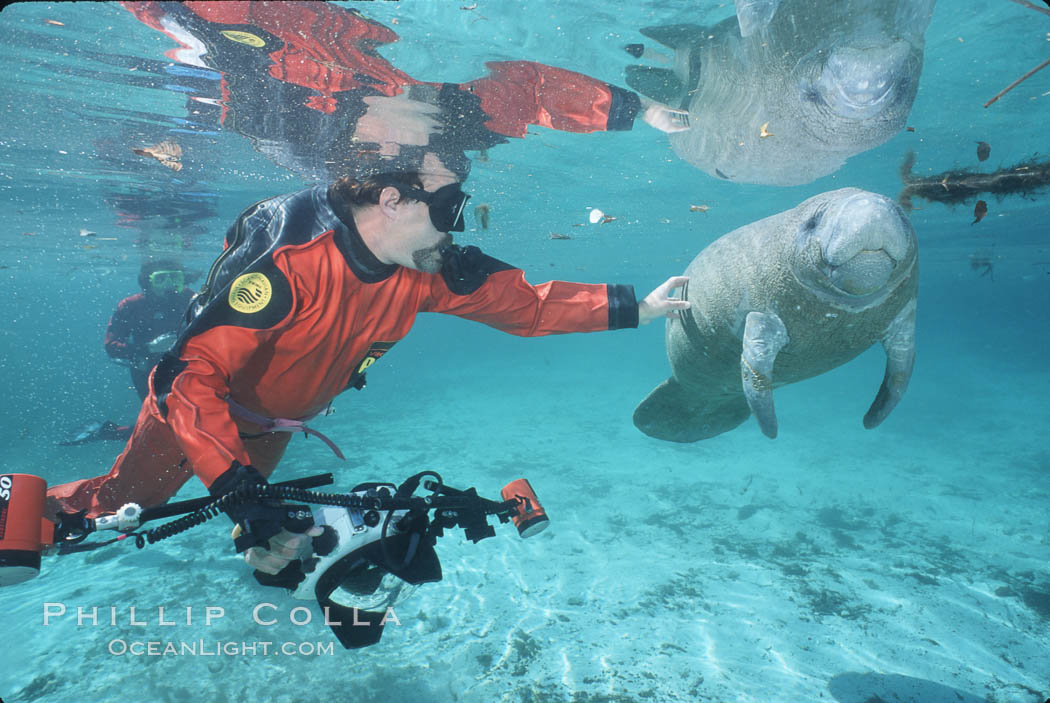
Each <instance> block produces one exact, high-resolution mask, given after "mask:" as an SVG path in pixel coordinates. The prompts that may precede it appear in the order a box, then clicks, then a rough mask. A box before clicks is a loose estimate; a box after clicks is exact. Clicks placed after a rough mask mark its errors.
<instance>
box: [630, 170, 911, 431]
mask: <svg viewBox="0 0 1050 703" xmlns="http://www.w3.org/2000/svg"><path fill="white" fill-rule="evenodd" d="M685 275H686V276H688V277H689V282H688V283H687V284H686V286H685V287H684V292H683V293H682V295H683V296H684V297H685V298H686V299H688V300H689V301H691V302H692V305H691V307H690V308H689V309H688V310H684V311H681V312H680V314H679V315H678V317H676V318H674V319H670V320H668V322H667V334H666V345H667V356H668V359H669V360H670V362H671V371H672V376H671V377H670V378H668V379H667V380H666V381H664V382H663V383H661V384H660V385H659V386H657V387H656V388H655V389H654V390H653V391H652V392H651V393H650V394H649V395H648V397H646V398H645V400H643V401H642V402H641V403H640V404H639V405H638V407H637V408H636V409H635V411H634V424H635V425H636V426H637V427H638V428H639V429H640V430H642V431H643V432H645V433H646V434H648V435H650V436H652V437H656V438H658V439H665V440H670V441H673V442H696V441H698V440H701V439H707V438H709V437H714V436H715V435H718V434H721V433H723V432H727V431H729V430H731V429H733V428H734V427H736V426H738V425H740V424H741V423H742V422H744V420H746V419H747V418H748V416H749V415H751V414H752V413H753V414H754V415H755V418H756V419H757V420H758V424H759V427H760V428H761V430H762V432H763V433H764V434H765V435H766V436H768V437H776V434H777V418H776V414H775V412H774V409H773V389H774V388H777V387H779V386H783V385H786V384H788V383H795V382H796V381H802V380H804V379H807V378H811V377H813V376H816V375H818V374H822V373H824V372H826V371H829V370H831V369H833V368H835V367H837V366H840V365H842V364H844V363H846V362H848V361H849V360H851V359H853V358H854V357H856V356H858V355H859V354H860V353H861V352H863V351H864V350H866V349H867V348H868V347H870V346H871V345H873V344H874V343H875V342H877V341H881V342H882V346H883V348H884V349H885V351H886V358H887V361H886V373H885V376H884V378H883V380H882V387H881V388H880V389H879V391H878V394H877V395H876V397H875V401H874V402H873V403H872V405H871V407H870V409H869V410H868V412H867V414H866V415H865V416H864V426H865V427H867V428H869V429H871V428H873V427H876V426H877V425H879V423H881V422H882V421H883V420H884V419H885V418H886V416H887V415H889V413H890V411H891V410H893V408H894V406H896V405H897V402H898V401H899V400H900V398H901V396H902V395H903V394H904V391H905V389H906V388H907V386H908V381H909V379H910V378H911V372H912V366H913V364H914V361H915V307H916V301H917V293H918V285H919V261H918V246H917V244H916V241H915V232H914V230H912V227H911V223H909V222H908V219H907V217H906V216H905V215H904V212H903V211H902V210H901V208H900V207H899V206H898V205H897V204H896V203H895V202H893V201H892V200H890V199H889V198H886V197H885V196H882V195H878V194H876V193H870V192H867V191H863V190H859V189H857V188H843V189H841V190H833V191H829V192H827V193H823V194H821V195H817V196H814V197H812V198H810V199H809V200H806V201H805V202H803V203H802V204H801V205H799V206H797V207H795V208H793V209H791V210H787V211H785V212H782V213H779V214H777V215H773V216H771V217H767V218H765V219H762V220H758V221H757V222H752V223H751V224H749V225H745V226H744V227H740V228H739V229H735V230H733V231H732V232H730V233H729V234H726V235H724V236H722V237H720V238H719V239H717V240H715V241H714V242H712V243H711V244H710V245H709V246H708V247H706V248H705V249H704V250H703V251H701V252H700V254H699V255H697V257H696V258H695V259H693V261H692V263H690V264H689V267H688V268H687V269H686V271H685Z"/></svg>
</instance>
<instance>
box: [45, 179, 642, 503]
mask: <svg viewBox="0 0 1050 703" xmlns="http://www.w3.org/2000/svg"><path fill="white" fill-rule="evenodd" d="M418 312H441V313H447V314H452V315H457V316H459V317H464V318H468V319H471V320H476V321H479V322H483V323H485V324H487V325H490V326H492V327H495V328H497V329H501V330H503V331H505V332H509V333H511V334H517V335H522V336H539V335H547V334H559V333H566V332H590V331H597V330H605V329H617V328H622V327H635V326H637V324H638V305H637V302H636V301H635V298H634V291H633V289H632V288H631V287H630V286H614V285H608V286H607V285H604V284H602V285H592V284H580V283H566V282H561V281H553V282H550V283H545V284H542V285H539V286H532V285H530V284H529V283H527V282H526V281H525V277H524V274H523V273H522V272H521V271H520V270H518V269H515V268H512V267H510V266H508V265H507V264H504V263H502V262H500V261H497V260H496V259H492V258H490V257H488V256H485V255H484V254H482V253H481V252H480V251H479V250H478V249H477V248H475V247H467V248H465V249H461V248H458V247H453V251H452V252H451V253H450V254H449V256H448V257H447V258H446V262H445V265H444V267H443V269H442V272H441V273H440V274H427V273H423V272H420V271H416V270H412V269H407V268H403V267H401V266H397V265H395V264H383V263H381V262H380V261H379V260H378V259H376V257H375V256H374V255H373V254H372V253H371V251H369V250H368V248H367V247H366V246H365V244H364V242H363V240H362V239H361V237H360V235H359V234H358V232H357V230H356V228H355V227H354V225H353V219H352V217H351V216H350V215H349V214H348V213H345V212H344V213H342V217H340V216H338V215H337V214H336V211H335V210H333V205H332V204H331V201H330V198H329V194H328V191H327V189H326V188H325V187H323V186H315V187H313V188H309V189H306V190H302V191H299V192H297V193H293V194H291V195H286V196H280V197H277V198H271V199H269V200H264V201H262V202H261V203H258V204H256V205H254V206H252V207H251V208H249V209H248V210H246V211H245V212H244V213H242V214H241V216H240V217H239V218H238V219H237V221H236V222H235V223H234V225H233V227H232V228H231V229H230V231H229V232H228V233H227V248H226V250H225V251H224V252H223V254H222V255H221V256H220V257H219V259H218V260H217V261H216V263H215V264H214V265H213V267H212V270H211V272H210V273H209V275H208V280H207V282H206V283H205V285H204V286H203V287H202V290H201V293H200V296H199V298H198V299H197V300H196V301H195V302H194V305H193V307H192V308H191V313H192V318H191V320H190V321H189V322H188V324H187V325H186V326H185V327H184V328H183V330H182V331H181V333H180V338H179V342H178V343H177V344H176V346H175V348H174V349H175V352H177V354H178V356H175V355H174V354H169V355H166V356H165V358H164V359H163V360H162V361H161V362H160V364H159V365H158V366H157V368H156V369H155V370H154V373H153V375H152V377H151V393H150V395H149V397H148V398H147V399H146V402H145V403H144V404H143V406H142V410H141V412H140V414H139V417H138V420H137V421H136V426H135V432H134V435H133V436H132V438H131V440H130V441H129V443H128V445H127V447H126V448H125V450H124V453H123V454H121V455H120V457H119V458H118V459H117V461H116V464H115V465H114V466H113V469H112V470H111V472H110V473H109V474H108V475H107V476H99V477H96V478H93V479H85V480H82V481H77V482H74V483H69V484H65V485H61V486H56V487H54V488H52V489H51V490H50V491H49V496H51V497H52V498H58V499H61V500H62V501H63V502H64V505H63V506H62V507H64V508H65V509H67V510H80V509H87V510H88V511H89V515H97V514H98V513H100V512H106V511H112V510H115V509H117V508H119V507H120V506H121V505H123V504H124V503H126V502H129V501H134V502H137V503H139V504H140V505H152V504H157V503H161V502H163V501H165V500H167V499H168V498H169V497H171V495H173V494H174V493H175V491H177V490H178V488H179V487H180V486H181V485H182V484H183V483H184V482H185V481H186V480H187V479H188V478H189V477H190V476H191V475H192V474H194V473H195V474H197V476H199V477H200V478H201V480H202V481H203V482H204V483H205V485H208V486H210V485H211V484H212V483H213V482H214V481H215V480H216V479H217V478H218V477H219V476H220V475H222V474H224V473H225V472H227V471H230V470H231V468H232V467H235V466H236V465H235V464H234V462H239V463H240V464H251V465H253V466H255V467H256V468H257V469H259V471H260V473H262V474H263V475H269V473H270V472H271V471H272V470H273V468H274V467H275V466H276V464H277V462H278V461H279V460H280V457H281V454H282V453H283V451H284V446H285V444H286V443H287V441H288V436H289V435H288V434H287V433H281V432H260V429H265V428H261V427H260V426H259V425H258V424H255V423H253V422H250V421H247V420H244V419H241V417H242V416H243V414H242V416H237V414H236V413H237V407H240V408H243V409H246V410H247V411H249V412H250V413H256V414H259V415H263V416H266V417H268V418H292V419H297V420H305V419H309V418H311V417H313V416H314V415H316V414H317V413H319V412H321V411H323V410H324V409H325V408H326V407H327V406H328V404H329V402H330V401H331V400H332V399H333V398H334V397H335V396H336V395H338V394H339V393H340V392H342V391H343V390H345V389H347V388H349V387H360V386H361V385H363V383H362V381H363V374H364V371H365V369H367V368H368V367H369V366H371V365H372V364H373V363H374V362H375V361H376V360H377V359H378V358H379V357H381V356H382V355H383V353H385V352H386V350H388V349H389V348H390V347H391V346H392V345H393V344H394V343H395V342H397V341H398V340H400V339H401V338H402V337H404V336H405V335H406V334H407V333H408V331H409V329H410V328H411V326H412V322H413V320H414V319H415V316H416V314H417V313H418ZM231 400H232V401H233V403H232V404H231V403H230V402H229V401H231ZM231 413H232V414H231Z"/></svg>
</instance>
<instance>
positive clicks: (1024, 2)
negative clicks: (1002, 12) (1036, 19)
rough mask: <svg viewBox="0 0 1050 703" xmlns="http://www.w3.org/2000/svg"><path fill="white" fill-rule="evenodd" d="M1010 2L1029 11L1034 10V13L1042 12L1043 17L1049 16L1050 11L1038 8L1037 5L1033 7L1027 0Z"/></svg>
mask: <svg viewBox="0 0 1050 703" xmlns="http://www.w3.org/2000/svg"><path fill="white" fill-rule="evenodd" d="M1011 2H1016V3H1017V4H1018V5H1024V6H1025V7H1027V8H1029V9H1031V10H1035V11H1036V12H1042V13H1043V14H1044V15H1050V10H1047V9H1044V8H1042V7H1039V6H1038V5H1033V4H1032V3H1030V2H1028V0H1011Z"/></svg>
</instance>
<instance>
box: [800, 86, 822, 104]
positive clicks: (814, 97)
mask: <svg viewBox="0 0 1050 703" xmlns="http://www.w3.org/2000/svg"><path fill="white" fill-rule="evenodd" d="M802 99H803V100H805V101H806V102H810V103H816V104H817V105H822V104H823V103H824V98H823V96H821V94H820V91H819V90H817V88H816V86H814V85H813V84H812V83H810V84H808V85H806V86H804V87H803V88H802Z"/></svg>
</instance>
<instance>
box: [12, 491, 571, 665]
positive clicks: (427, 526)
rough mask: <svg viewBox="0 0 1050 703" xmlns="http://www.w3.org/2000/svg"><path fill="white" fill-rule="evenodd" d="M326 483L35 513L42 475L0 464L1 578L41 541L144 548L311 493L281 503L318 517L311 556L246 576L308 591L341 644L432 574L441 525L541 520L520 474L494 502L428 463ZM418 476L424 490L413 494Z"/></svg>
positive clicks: (483, 531)
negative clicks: (92, 510) (342, 489)
mask: <svg viewBox="0 0 1050 703" xmlns="http://www.w3.org/2000/svg"><path fill="white" fill-rule="evenodd" d="M424 478H427V480H424ZM330 483H332V475H331V474H319V475H316V476H308V477H305V478H301V479H295V480H292V481H285V482H283V483H274V484H268V483H257V484H250V485H247V486H245V485H241V486H239V487H238V488H237V490H235V491H231V492H230V493H227V494H225V495H222V496H217V497H213V496H209V497H203V498H197V499H192V500H185V501H179V502H175V503H166V504H162V505H157V506H152V507H146V508H142V507H140V506H138V505H137V504H134V503H129V504H127V505H125V506H123V507H121V508H120V510H118V511H117V512H116V513H112V514H105V515H100V516H98V517H95V518H88V517H85V513H84V511H81V512H79V513H58V514H57V515H54V516H53V519H47V518H44V517H43V513H44V506H45V502H46V493H47V484H46V482H45V481H44V480H43V479H42V478H39V477H37V476H31V475H28V474H2V475H0V586H7V585H13V584H17V583H21V582H23V581H27V580H29V579H31V578H33V577H35V576H36V575H38V574H39V572H40V557H41V554H42V553H46V554H72V553H76V552H83V551H90V550H94V549H99V548H102V547H106V546H108V545H112V544H116V543H119V542H122V541H124V540H126V539H128V538H130V537H134V542H135V544H136V546H137V547H138V548H139V549H142V548H144V547H145V546H146V545H147V544H154V543H155V542H159V541H161V540H164V539H168V538H169V537H174V536H175V535H178V534H181V533H182V532H185V531H186V530H188V529H191V528H193V527H197V526H199V525H201V524H203V523H204V522H207V521H208V520H211V519H212V518H214V517H216V516H217V515H220V514H222V513H225V512H228V511H230V510H231V509H232V508H234V507H237V506H240V505H244V504H245V503H251V502H252V501H257V500H265V501H296V502H298V503H308V504H316V505H320V506H323V507H319V508H310V507H308V506H307V505H292V504H289V503H285V502H279V503H278V504H279V505H280V506H281V507H286V508H287V510H286V511H285V515H286V516H287V520H285V521H283V522H282V526H283V527H284V528H285V529H288V530H290V531H293V532H300V533H301V532H305V531H306V530H308V529H310V528H311V527H320V528H321V530H320V534H319V535H318V536H316V537H314V538H313V541H312V543H311V546H312V553H311V554H310V555H309V556H307V557H306V558H304V559H297V560H294V561H292V562H291V563H289V564H288V566H287V567H286V568H285V569H284V570H282V571H281V572H279V573H277V574H276V575H269V574H265V573H263V572H261V571H256V572H255V578H256V580H257V581H259V583H261V584H263V585H267V586H280V587H284V588H287V589H289V590H291V591H292V596H293V597H294V598H297V599H300V600H314V599H316V600H317V603H318V606H319V607H320V608H321V609H322V611H323V612H324V614H325V621H326V623H327V624H329V625H330V626H331V627H332V630H333V632H334V633H335V635H336V637H337V638H338V639H339V641H340V643H341V644H342V645H343V646H344V647H346V648H348V649H350V648H357V647H365V646H368V645H371V644H375V643H376V642H378V641H379V639H380V637H382V633H383V625H384V623H385V622H386V619H387V617H388V615H389V614H390V611H391V609H392V608H393V606H394V605H396V604H397V603H399V602H401V601H402V600H403V599H404V597H406V596H407V595H409V594H410V593H411V592H412V591H414V589H415V587H416V586H418V585H419V584H422V583H429V582H434V581H440V580H441V563H440V561H439V560H438V556H437V552H436V551H435V550H434V545H435V543H436V542H437V538H438V537H441V536H442V535H443V534H444V530H445V529H446V528H455V527H458V528H461V529H462V530H463V531H464V535H465V536H466V538H467V539H468V540H470V541H472V542H478V541H480V540H482V539H485V538H487V537H492V536H495V534H496V531H495V529H494V528H493V527H492V526H491V525H489V524H488V518H489V517H490V516H495V517H497V518H498V519H499V521H500V522H510V521H513V522H514V525H515V526H516V527H517V529H518V533H519V535H520V536H521V537H530V536H532V535H534V534H538V533H539V532H541V531H542V530H543V529H545V528H546V527H547V526H548V525H549V524H550V522H549V519H548V518H547V514H546V512H545V511H544V510H543V507H542V506H541V505H540V503H539V501H538V500H537V499H536V494H535V492H534V491H533V490H532V487H531V486H530V485H529V482H528V481H527V480H525V479H517V480H515V481H512V482H511V483H509V484H507V485H506V486H504V488H503V490H502V491H501V497H502V498H503V501H502V502H497V501H493V500H488V499H486V498H482V497H481V496H479V495H478V494H477V492H476V491H475V490H474V489H473V488H470V489H467V490H459V489H455V488H452V487H450V486H447V485H445V483H444V481H443V480H442V478H441V476H440V475H439V474H437V473H435V472H433V471H424V472H421V473H418V474H416V475H414V476H411V477H409V478H408V479H406V480H405V481H404V482H403V483H401V485H400V486H395V485H394V484H392V483H366V484H361V485H359V486H357V487H355V488H354V490H353V491H351V492H350V493H345V494H332V493H318V492H315V491H312V490H308V489H311V488H315V487H318V486H324V485H328V484H330ZM421 484H422V487H423V488H424V489H425V490H427V491H429V492H430V494H429V495H424V496H416V495H414V494H415V492H416V490H417V489H418V488H420V486H421ZM175 515H181V516H182V517H180V518H178V519H176V520H173V521H170V522H166V523H165V524H163V525H160V526H159V527H156V528H153V529H149V530H141V531H138V528H139V526H140V525H142V524H143V523H145V522H149V521H151V520H157V519H161V518H168V517H172V516H175ZM104 530H116V531H117V532H119V533H121V534H120V535H119V536H117V537H116V538H114V539H110V540H107V541H103V542H85V539H86V538H87V537H88V536H89V535H90V534H91V533H93V532H96V531H104ZM315 532H316V531H315ZM311 534H313V533H311ZM361 625H369V627H361Z"/></svg>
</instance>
